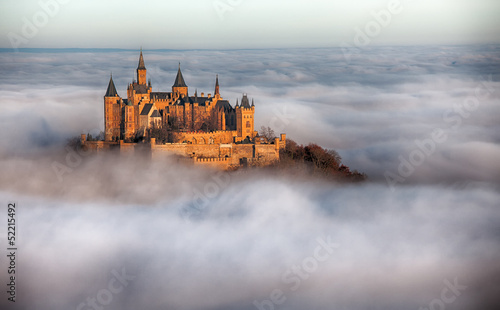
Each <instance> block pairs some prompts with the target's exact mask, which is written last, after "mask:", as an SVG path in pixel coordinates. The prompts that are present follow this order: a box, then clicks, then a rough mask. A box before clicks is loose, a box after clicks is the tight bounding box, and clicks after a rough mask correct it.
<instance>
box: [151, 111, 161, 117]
mask: <svg viewBox="0 0 500 310" xmlns="http://www.w3.org/2000/svg"><path fill="white" fill-rule="evenodd" d="M151 117H161V115H160V113H159V112H158V110H155V111H154V112H153V114H151Z"/></svg>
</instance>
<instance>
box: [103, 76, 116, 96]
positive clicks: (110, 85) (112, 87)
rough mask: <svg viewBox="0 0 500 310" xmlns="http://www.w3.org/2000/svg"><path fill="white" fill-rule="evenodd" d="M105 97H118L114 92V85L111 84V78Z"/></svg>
mask: <svg viewBox="0 0 500 310" xmlns="http://www.w3.org/2000/svg"><path fill="white" fill-rule="evenodd" d="M104 96H105V97H119V96H118V93H117V92H116V87H115V83H114V82H113V76H111V78H110V79H109V84H108V90H107V91H106V95H104Z"/></svg>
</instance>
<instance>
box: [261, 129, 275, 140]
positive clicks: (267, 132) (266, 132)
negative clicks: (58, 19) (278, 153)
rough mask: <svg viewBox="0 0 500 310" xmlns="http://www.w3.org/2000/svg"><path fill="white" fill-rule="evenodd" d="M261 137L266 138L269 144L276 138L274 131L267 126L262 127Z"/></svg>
mask: <svg viewBox="0 0 500 310" xmlns="http://www.w3.org/2000/svg"><path fill="white" fill-rule="evenodd" d="M259 135H260V136H261V137H264V138H266V139H267V141H268V142H272V141H274V139H275V138H276V135H275V134H274V130H272V129H271V127H266V126H262V127H260V132H259Z"/></svg>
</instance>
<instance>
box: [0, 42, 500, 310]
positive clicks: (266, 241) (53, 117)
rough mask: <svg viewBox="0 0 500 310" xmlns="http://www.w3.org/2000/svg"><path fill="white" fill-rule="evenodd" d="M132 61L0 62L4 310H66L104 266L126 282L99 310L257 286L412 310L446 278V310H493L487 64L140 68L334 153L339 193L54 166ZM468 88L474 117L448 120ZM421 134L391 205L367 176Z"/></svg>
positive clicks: (79, 160)
mask: <svg viewBox="0 0 500 310" xmlns="http://www.w3.org/2000/svg"><path fill="white" fill-rule="evenodd" d="M137 54H138V53H137V52H130V51H119V52H116V51H115V52H103V51H86V52H74V51H72V52H59V53H55V52H50V51H48V52H43V53H17V54H14V53H0V63H1V64H2V65H1V67H0V70H1V72H2V73H3V74H2V75H0V81H1V83H0V102H1V103H0V106H1V107H2V111H3V112H2V114H1V116H0V129H1V131H2V134H3V138H2V139H1V140H0V165H1V166H2V174H1V175H0V187H1V188H2V191H0V197H1V198H2V201H15V202H17V203H18V206H19V215H18V216H19V231H20V234H21V232H22V234H21V235H20V238H21V239H20V243H19V247H20V248H21V250H22V252H19V253H22V255H20V256H19V257H18V268H19V273H20V274H19V282H18V283H19V290H18V292H19V304H20V305H21V306H22V307H32V305H37V307H38V309H42V310H43V309H72V308H75V309H76V308H77V306H78V305H79V304H80V303H81V302H83V303H86V302H87V298H96V297H97V296H98V294H99V292H101V290H104V289H106V288H107V286H108V283H109V281H110V279H112V278H113V277H114V273H113V272H114V271H115V272H121V271H122V268H125V269H126V270H127V273H129V274H130V275H133V276H134V277H135V278H134V279H133V280H131V281H130V285H127V286H126V287H125V288H124V291H123V293H119V294H115V295H113V300H112V302H111V303H110V304H109V305H108V306H106V308H107V309H138V308H141V309H165V308H178V309H182V308H185V309H194V308H197V309H255V305H254V301H258V302H264V301H265V300H269V299H270V294H271V293H272V292H273V291H274V290H275V289H280V290H281V291H282V292H283V296H284V297H285V298H286V300H285V301H284V303H283V305H280V306H276V309H279V308H282V309H304V308H308V309H309V308H315V309H332V308H335V309H342V308H349V309H351V308H352V309H354V308H355V309H372V308H384V309H419V308H420V307H429V305H430V303H432V302H439V300H440V298H441V292H442V290H443V289H444V288H445V287H446V283H445V282H444V280H448V281H451V282H453V281H454V280H455V279H458V280H457V281H458V283H460V284H461V285H465V286H467V289H465V290H463V291H461V294H460V296H456V297H457V298H456V301H455V302H453V303H452V304H446V306H447V308H448V306H449V307H450V309H453V308H456V309H466V308H468V309H477V308H481V309H488V308H493V307H492V306H493V305H495V304H496V305H498V303H499V301H498V297H497V296H496V295H495V294H494V292H495V291H494V287H495V285H496V282H495V281H496V277H497V275H498V274H499V272H500V266H499V264H498V255H499V246H498V242H497V240H498V237H499V236H498V229H497V227H498V226H499V224H500V223H499V222H500V218H499V216H498V212H496V209H497V204H498V203H497V202H498V201H499V198H500V197H499V194H498V193H499V191H498V189H499V176H500V166H499V165H498V160H497V158H499V155H500V149H499V144H500V136H499V132H500V131H499V130H498V129H499V128H498V122H497V118H496V115H498V113H499V112H500V111H499V108H498V106H499V105H498V101H499V94H498V92H497V89H498V87H499V86H500V85H499V83H498V82H497V81H498V73H499V72H500V70H499V69H500V68H499V65H498V63H499V62H498V55H497V53H496V50H495V48H492V47H489V46H483V47H481V48H479V47H474V48H472V47H445V48H435V47H392V48H388V47H380V48H371V49H366V50H364V51H363V54H362V55H356V56H354V57H353V58H352V62H351V63H350V64H347V63H345V62H344V61H343V60H344V59H343V56H342V54H341V51H340V49H296V50H293V49H291V50H279V49H278V50H239V51H145V60H146V66H147V68H148V74H150V76H151V78H152V80H153V89H154V90H155V91H156V90H160V91H168V90H169V89H170V87H171V85H172V83H173V80H174V78H175V73H176V68H177V65H178V62H179V61H181V62H182V69H183V73H184V77H185V79H186V82H187V84H188V85H189V86H190V92H191V93H193V92H194V89H195V88H197V89H198V92H199V93H201V92H205V93H209V92H213V87H214V82H215V80H214V77H215V74H219V81H220V82H221V93H222V96H223V97H225V98H227V99H229V100H230V101H231V103H232V104H233V105H234V104H235V100H236V98H238V97H241V94H242V93H243V92H245V93H248V94H249V96H250V97H252V98H254V99H255V104H256V109H257V111H256V126H257V127H260V126H261V125H263V126H272V127H274V128H275V130H278V129H279V132H286V133H287V136H288V137H289V138H292V139H295V140H296V141H298V142H299V143H309V142H316V143H319V144H320V145H322V146H324V147H327V148H333V149H336V150H337V151H339V153H340V154H341V155H342V157H343V161H344V163H346V164H347V165H349V166H350V167H351V168H352V169H357V170H359V171H363V172H366V173H368V175H369V177H370V180H371V181H370V182H367V183H365V184H363V185H357V186H346V185H341V184H335V183H324V182H319V181H318V180H311V179H309V178H306V177H303V178H302V177H297V176H294V177H290V176H286V175H285V176H277V175H273V174H270V173H266V172H263V171H242V172H240V173H235V174H217V173H214V172H212V171H205V170H194V169H191V168H189V167H182V166H179V165H177V163H176V162H175V161H172V160H170V159H165V160H160V161H151V160H149V159H146V158H142V157H132V158H127V157H123V156H121V157H116V156H114V155H102V156H87V155H85V154H80V155H76V156H77V157H71V156H75V154H72V153H71V152H70V151H68V150H67V149H64V147H63V146H64V143H65V141H66V139H67V138H70V137H73V136H76V135H79V134H80V133H82V132H83V133H87V132H91V133H92V134H95V133H98V132H99V131H100V130H102V126H103V124H102V116H103V115H102V113H103V109H102V97H103V95H104V92H105V90H106V86H107V83H108V80H109V74H110V72H111V71H112V72H113V79H114V80H115V84H116V86H117V89H118V92H119V94H121V95H122V96H124V95H125V90H126V86H127V83H128V82H130V80H131V79H132V75H133V73H134V70H135V67H136V65H137V58H138V55H137ZM381 55H382V56H381ZM490 74H491V81H490V77H489V75H490ZM477 87H480V89H481V90H482V92H481V94H482V95H481V96H480V98H479V104H478V105H477V106H475V109H471V110H470V111H468V110H461V112H460V113H459V112H457V111H456V110H455V109H456V107H455V105H457V104H458V105H462V106H463V104H464V102H466V100H467V98H470V97H472V98H474V96H476V90H477ZM489 90H491V91H489ZM472 103H473V102H472V101H471V102H468V104H472ZM450 111H451V112H450ZM464 111H465V112H466V113H465V114H463V113H464ZM446 113H448V114H446ZM450 113H451V114H450ZM461 113H462V114H461ZM445 114H446V115H447V118H446V117H445ZM450 117H451V118H450ZM437 128H441V129H442V130H443V131H444V132H445V134H446V140H445V141H444V142H442V143H441V142H440V143H436V145H435V149H434V150H433V152H431V153H432V154H430V155H428V156H426V157H425V161H424V162H423V163H421V164H420V165H418V166H416V167H415V169H414V172H413V173H412V174H411V176H409V177H406V178H405V181H404V182H401V184H400V185H401V186H397V187H396V188H395V190H394V191H392V190H391V189H390V188H389V187H388V186H387V183H386V180H385V177H384V173H385V172H386V171H391V172H394V173H398V166H399V165H400V157H402V158H404V159H406V160H409V159H410V156H411V154H412V152H414V151H415V150H421V149H419V148H418V146H417V144H416V143H415V140H419V141H424V140H426V139H432V133H433V132H434V131H435V129H437ZM68 160H69V162H68ZM54 163H58V164H61V165H65V166H66V167H67V168H69V170H64V173H63V174H62V175H61V174H60V171H59V176H60V177H62V180H61V179H60V178H59V177H58V170H55V168H54ZM190 215H191V216H190ZM328 236H329V237H330V240H331V241H332V242H333V243H335V244H338V247H337V248H335V250H334V251H333V252H332V253H330V254H329V256H328V259H326V260H325V261H322V262H318V265H317V268H312V267H311V266H309V267H310V268H312V269H314V271H313V272H310V273H307V274H306V275H305V276H304V279H301V280H300V281H299V284H300V285H299V287H298V288H297V289H296V290H293V289H292V287H294V284H295V283H297V282H296V281H297V278H296V277H298V275H297V274H295V273H293V272H292V271H291V270H292V269H291V268H293V267H294V266H302V265H303V264H304V262H308V263H309V264H312V263H313V262H312V261H311V260H310V259H309V258H310V257H314V253H315V249H316V247H317V246H318V239H321V238H327V239H328ZM4 262H5V260H3V261H2V265H1V266H0V267H1V269H2V270H6V265H5V263H4ZM306 265H307V263H306ZM294 270H296V269H294ZM290 272H292V273H290ZM284 275H288V278H287V277H286V276H285V279H288V282H286V281H284V280H283V277H284ZM290 276H293V278H290ZM306 276H307V279H305V277H306ZM0 279H1V281H3V282H5V281H6V280H7V278H6V273H0ZM292 279H293V280H292ZM299 279H300V277H299ZM5 283H7V282H5ZM436 300H437V301H436ZM6 305H7V301H6V300H5V299H3V300H0V306H6Z"/></svg>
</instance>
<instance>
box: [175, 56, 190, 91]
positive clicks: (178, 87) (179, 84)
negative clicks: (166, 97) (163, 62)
mask: <svg viewBox="0 0 500 310" xmlns="http://www.w3.org/2000/svg"><path fill="white" fill-rule="evenodd" d="M172 93H174V97H176V98H179V97H182V96H187V94H188V86H187V85H186V82H184V77H183V76H182V72H181V64H180V63H179V70H177V77H176V78H175V83H174V85H173V86H172Z"/></svg>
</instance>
